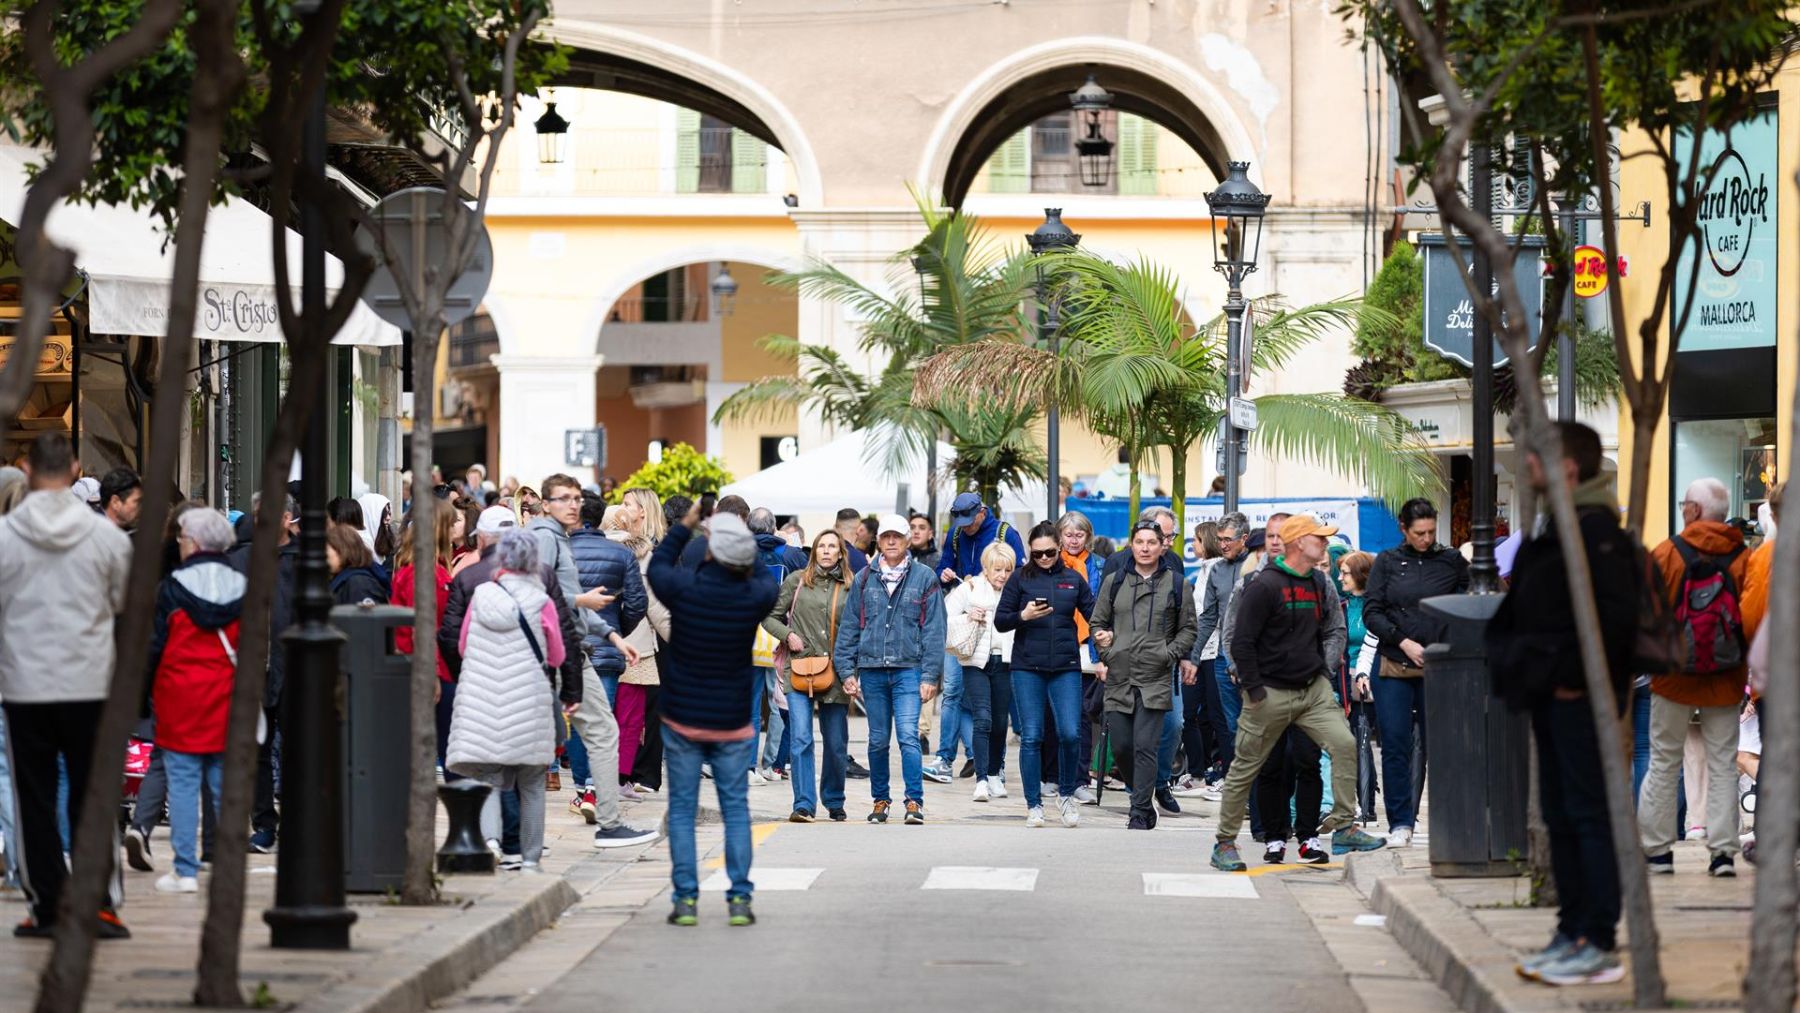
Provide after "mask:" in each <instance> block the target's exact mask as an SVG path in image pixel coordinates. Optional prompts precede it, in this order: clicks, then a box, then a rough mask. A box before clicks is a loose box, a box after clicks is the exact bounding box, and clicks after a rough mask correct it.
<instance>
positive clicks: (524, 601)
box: [444, 529, 578, 871]
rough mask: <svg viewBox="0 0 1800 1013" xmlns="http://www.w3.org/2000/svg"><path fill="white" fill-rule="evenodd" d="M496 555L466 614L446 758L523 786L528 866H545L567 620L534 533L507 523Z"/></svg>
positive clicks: (474, 773)
mask: <svg viewBox="0 0 1800 1013" xmlns="http://www.w3.org/2000/svg"><path fill="white" fill-rule="evenodd" d="M495 558H496V560H497V562H498V564H499V566H498V569H497V570H495V577H494V579H493V580H492V581H489V582H488V583H486V584H482V585H481V586H479V587H477V588H476V589H475V593H474V594H473V595H472V596H470V598H469V608H468V611H467V612H466V613H464V615H463V626H462V632H461V642H462V656H463V665H462V674H461V676H460V677H459V678H458V679H457V686H456V703H455V708H454V710H453V711H452V712H451V717H450V739H449V743H448V745H447V746H446V747H445V750H444V766H445V767H446V768H447V769H449V770H451V771H452V772H454V773H457V774H461V775H463V776H465V777H470V778H473V779H475V780H477V781H481V782H482V783H484V784H487V785H490V786H492V787H493V788H495V789H496V790H517V791H518V793H519V851H520V855H521V857H522V858H523V859H524V868H525V870H526V871H536V870H537V868H538V859H539V857H540V856H541V855H542V854H543V850H544V772H545V771H546V770H548V769H549V767H550V764H551V763H553V762H555V759H556V718H555V711H554V708H555V707H556V706H557V704H556V696H555V692H554V689H553V687H552V685H551V679H552V675H551V674H550V673H553V672H555V671H556V668H557V666H560V665H561V664H562V662H563V650H564V648H563V641H562V628H561V626H560V625H559V624H558V622H557V617H556V606H555V605H553V604H552V603H551V601H550V596H549V595H548V594H546V593H545V591H544V584H543V581H542V580H541V579H540V578H539V577H538V576H537V574H538V572H539V567H538V552H537V542H536V541H535V540H534V539H533V537H532V536H531V534H530V533H528V532H526V531H523V530H520V529H513V530H509V531H507V532H506V533H505V534H504V535H502V536H501V537H500V545H499V547H498V548H497V549H496V550H495ZM575 706H578V705H572V706H570V707H568V708H567V709H568V710H571V711H572V710H574V709H575Z"/></svg>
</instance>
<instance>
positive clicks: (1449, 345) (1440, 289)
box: [1419, 235, 1544, 369]
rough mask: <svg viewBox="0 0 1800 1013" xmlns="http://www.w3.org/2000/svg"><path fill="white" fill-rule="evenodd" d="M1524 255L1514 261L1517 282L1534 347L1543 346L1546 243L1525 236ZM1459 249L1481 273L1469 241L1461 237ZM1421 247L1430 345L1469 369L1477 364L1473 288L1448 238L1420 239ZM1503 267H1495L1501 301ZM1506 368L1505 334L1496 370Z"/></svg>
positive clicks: (1497, 345)
mask: <svg viewBox="0 0 1800 1013" xmlns="http://www.w3.org/2000/svg"><path fill="white" fill-rule="evenodd" d="M1518 242H1519V246H1520V249H1519V252H1518V256H1516V257H1514V258H1513V280H1514V281H1516V282H1517V283H1518V286H1519V295H1520V296H1521V297H1523V298H1524V300H1525V313H1526V316H1527V317H1528V318H1529V327H1530V331H1529V333H1530V335H1531V345H1532V347H1534V348H1535V347H1537V339H1538V321H1539V319H1540V318H1541V317H1542V316H1543V306H1544V277H1543V275H1544V272H1543V267H1542V265H1541V260H1542V253H1541V251H1542V249H1543V245H1544V240H1543V239H1542V238H1541V237H1538V236H1523V237H1520V239H1519V240H1518ZM1458 245H1460V246H1461V247H1462V256H1463V263H1465V264H1467V265H1468V266H1469V270H1470V271H1471V272H1472V271H1474V269H1475V251H1474V248H1473V246H1472V244H1471V243H1470V242H1469V241H1468V240H1467V239H1461V238H1460V237H1459V240H1458ZM1419 247H1420V250H1421V252H1423V253H1424V255H1425V344H1427V345H1429V346H1431V347H1432V348H1433V349H1436V350H1437V352H1438V354H1440V355H1443V356H1446V357H1448V358H1451V359H1455V360H1456V361H1457V362H1460V363H1462V364H1463V365H1465V366H1473V365H1475V301H1474V300H1473V299H1470V298H1469V289H1468V287H1467V286H1466V285H1465V284H1464V283H1463V279H1462V277H1461V276H1460V275H1458V274H1457V272H1456V259H1455V258H1454V257H1452V256H1451V255H1450V250H1449V248H1448V247H1446V246H1445V245H1444V237H1442V236H1437V235H1425V236H1420V237H1419ZM1503 269H1504V267H1503V265H1500V264H1495V265H1494V275H1495V277H1494V287H1493V294H1494V296H1495V298H1496V299H1498V297H1499V294H1500V278H1499V273H1500V271H1501V270H1503ZM1504 365H1506V351H1505V350H1504V349H1503V348H1502V347H1501V345H1500V334H1499V332H1498V331H1496V332H1495V333H1494V367H1495V368H1496V369H1497V368H1499V367H1501V366H1504Z"/></svg>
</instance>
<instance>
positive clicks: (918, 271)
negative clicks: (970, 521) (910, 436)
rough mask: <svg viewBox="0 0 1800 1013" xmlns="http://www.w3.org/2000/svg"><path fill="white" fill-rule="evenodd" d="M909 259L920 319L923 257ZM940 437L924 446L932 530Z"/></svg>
mask: <svg viewBox="0 0 1800 1013" xmlns="http://www.w3.org/2000/svg"><path fill="white" fill-rule="evenodd" d="M911 259H912V269H913V274H915V275H918V278H919V315H920V316H921V317H923V316H925V315H926V310H925V258H924V257H923V256H919V255H916V254H915V255H914V256H913V257H912V258H911ZM940 435H942V434H941V431H939V430H935V429H934V430H932V433H931V439H930V441H928V442H927V443H926V444H925V516H927V517H929V518H930V519H931V527H932V529H933V530H936V528H937V522H938V521H937V508H938V498H937V494H938V474H937V469H938V460H937V445H938V437H939V436H940Z"/></svg>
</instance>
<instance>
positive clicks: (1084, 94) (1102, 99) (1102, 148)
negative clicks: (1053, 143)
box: [1069, 74, 1113, 187]
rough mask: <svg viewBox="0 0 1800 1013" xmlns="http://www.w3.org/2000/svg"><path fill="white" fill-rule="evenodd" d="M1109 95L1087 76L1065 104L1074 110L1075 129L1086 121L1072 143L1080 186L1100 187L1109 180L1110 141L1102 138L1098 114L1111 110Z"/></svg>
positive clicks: (1110, 176) (1110, 93)
mask: <svg viewBox="0 0 1800 1013" xmlns="http://www.w3.org/2000/svg"><path fill="white" fill-rule="evenodd" d="M1112 101H1113V97H1112V92H1109V91H1107V90H1106V89H1105V88H1102V87H1100V83H1099V82H1097V81H1095V80H1094V75H1092V74H1089V75H1088V79H1087V83H1086V84H1084V85H1082V86H1081V87H1079V88H1077V89H1075V90H1074V91H1073V92H1070V93H1069V105H1070V106H1072V107H1074V109H1075V117H1076V123H1077V126H1081V125H1082V122H1081V121H1082V120H1085V121H1086V124H1085V125H1086V127H1087V133H1085V134H1084V135H1082V136H1080V137H1078V138H1077V139H1076V141H1075V153H1076V155H1077V156H1078V161H1079V162H1080V163H1081V185H1083V186H1094V187H1100V186H1105V185H1106V184H1107V183H1108V182H1109V181H1110V180H1111V179H1112V168H1113V142H1111V141H1109V140H1107V139H1106V134H1105V132H1104V131H1103V130H1102V129H1101V127H1100V114H1101V113H1103V112H1105V111H1106V110H1108V109H1111V108H1112Z"/></svg>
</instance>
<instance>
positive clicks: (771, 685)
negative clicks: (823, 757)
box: [757, 668, 787, 767]
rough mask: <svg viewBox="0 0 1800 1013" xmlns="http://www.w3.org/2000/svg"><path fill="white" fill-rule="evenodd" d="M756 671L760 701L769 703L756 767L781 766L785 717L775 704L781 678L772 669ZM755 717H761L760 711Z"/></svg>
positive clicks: (785, 732) (779, 707)
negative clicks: (760, 693) (765, 732)
mask: <svg viewBox="0 0 1800 1013" xmlns="http://www.w3.org/2000/svg"><path fill="white" fill-rule="evenodd" d="M757 671H758V672H761V673H762V677H763V691H762V699H765V700H768V701H769V727H768V734H767V735H764V736H763V737H762V748H761V749H760V750H759V752H758V756H759V760H758V763H757V766H759V767H777V766H781V765H782V764H781V742H782V740H783V739H784V738H786V736H787V715H786V714H784V713H782V710H781V706H780V704H778V703H777V702H776V701H777V694H779V693H781V688H780V686H781V682H780V679H781V677H780V675H779V674H777V673H776V671H775V670H774V669H773V668H759V669H757ZM757 716H758V717H759V718H760V717H761V716H762V715H761V712H760V710H759V712H758V714H757Z"/></svg>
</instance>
